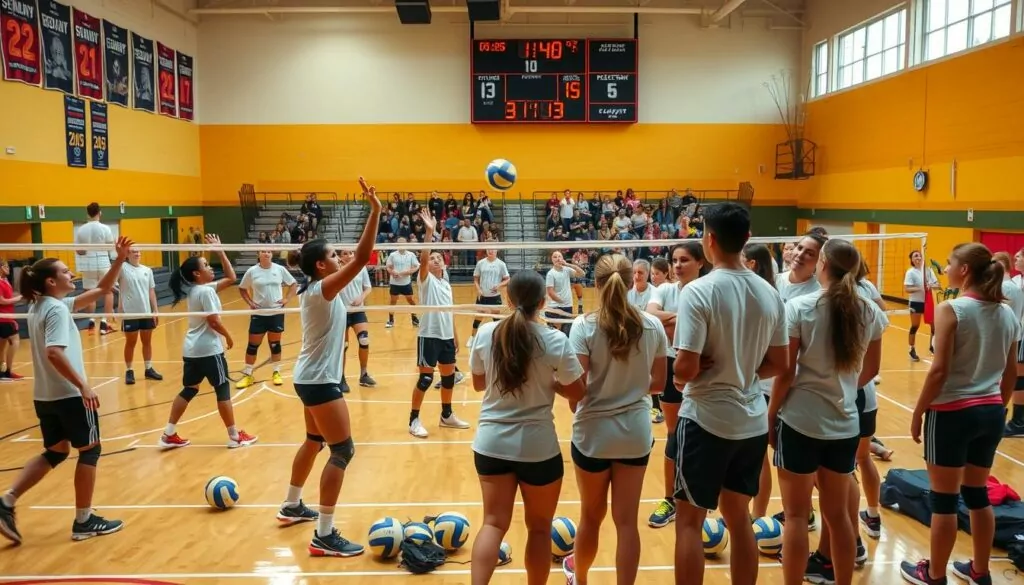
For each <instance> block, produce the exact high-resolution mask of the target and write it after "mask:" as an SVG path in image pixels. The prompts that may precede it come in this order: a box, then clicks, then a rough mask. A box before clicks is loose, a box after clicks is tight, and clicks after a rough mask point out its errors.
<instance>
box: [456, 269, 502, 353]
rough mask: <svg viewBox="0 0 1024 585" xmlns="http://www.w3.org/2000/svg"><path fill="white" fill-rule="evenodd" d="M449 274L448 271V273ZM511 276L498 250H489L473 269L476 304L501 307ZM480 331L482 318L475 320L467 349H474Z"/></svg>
mask: <svg viewBox="0 0 1024 585" xmlns="http://www.w3.org/2000/svg"><path fill="white" fill-rule="evenodd" d="M446 272H447V271H446ZM510 279H511V276H510V275H509V273H508V266H506V265H505V262H504V261H503V260H500V259H498V251H497V250H487V255H486V256H485V257H484V258H483V259H481V260H480V261H479V262H477V263H476V267H475V268H473V285H474V286H475V287H476V293H477V294H476V304H478V305H488V306H490V305H494V306H498V307H500V306H501V289H503V288H505V287H506V286H508V282H509V280H510ZM500 310H501V309H481V311H482V312H487V313H495V314H497V313H498V312H500ZM478 329H480V317H476V318H474V319H473V334H472V335H470V336H469V342H468V343H467V344H466V346H467V347H473V337H475V336H476V332H477V330H478Z"/></svg>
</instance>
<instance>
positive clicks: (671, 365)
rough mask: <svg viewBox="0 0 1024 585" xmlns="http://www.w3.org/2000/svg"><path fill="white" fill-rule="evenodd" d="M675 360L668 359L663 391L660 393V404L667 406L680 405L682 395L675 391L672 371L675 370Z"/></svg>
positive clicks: (672, 358)
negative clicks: (666, 404)
mask: <svg viewBox="0 0 1024 585" xmlns="http://www.w3.org/2000/svg"><path fill="white" fill-rule="evenodd" d="M675 364H676V358H674V357H669V358H668V369H667V371H666V373H665V389H664V390H662V391H661V401H662V403H666V402H667V403H668V404H682V403H683V393H682V392H680V391H679V390H678V389H676V383H675V375H674V374H673V373H672V371H673V370H674V369H675V367H676V366H675Z"/></svg>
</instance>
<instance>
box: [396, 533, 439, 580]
mask: <svg viewBox="0 0 1024 585" xmlns="http://www.w3.org/2000/svg"><path fill="white" fill-rule="evenodd" d="M399 550H400V551H401V555H402V557H401V558H402V561H401V562H400V563H399V565H398V566H399V567H402V568H404V569H406V570H407V571H409V572H410V573H414V574H416V575H422V574H424V573H430V572H431V571H433V570H434V569H436V568H438V567H440V566H441V565H443V564H444V563H445V561H447V555H446V554H445V552H444V549H443V548H441V547H440V546H438V545H437V544H435V543H433V542H424V543H422V544H416V543H415V542H413V541H412V539H409V538H407V539H405V540H403V541H402V544H401V545H400V549H399Z"/></svg>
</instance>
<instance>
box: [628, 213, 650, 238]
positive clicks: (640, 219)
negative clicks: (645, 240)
mask: <svg viewBox="0 0 1024 585" xmlns="http://www.w3.org/2000/svg"><path fill="white" fill-rule="evenodd" d="M627 209H629V207H628V206H627ZM629 219H630V221H632V222H633V235H634V236H636V238H637V239H639V238H642V237H644V230H646V229H647V223H648V221H649V220H650V218H649V217H647V212H646V211H645V210H644V208H643V206H642V205H637V206H634V207H633V215H632V216H631V217H630V218H629Z"/></svg>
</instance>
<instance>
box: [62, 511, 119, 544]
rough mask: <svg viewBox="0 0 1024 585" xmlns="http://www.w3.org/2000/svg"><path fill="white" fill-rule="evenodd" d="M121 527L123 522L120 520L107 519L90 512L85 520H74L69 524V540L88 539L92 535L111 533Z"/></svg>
mask: <svg viewBox="0 0 1024 585" xmlns="http://www.w3.org/2000/svg"><path fill="white" fill-rule="evenodd" d="M122 528H124V522H122V521H120V520H107V519H106V518H103V517H100V516H97V515H96V514H90V515H89V518H88V519H87V520H86V521H85V522H75V523H74V524H72V525H71V540H88V539H90V538H92V537H94V536H103V535H105V534H113V533H115V532H117V531H118V530H121V529H122Z"/></svg>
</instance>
